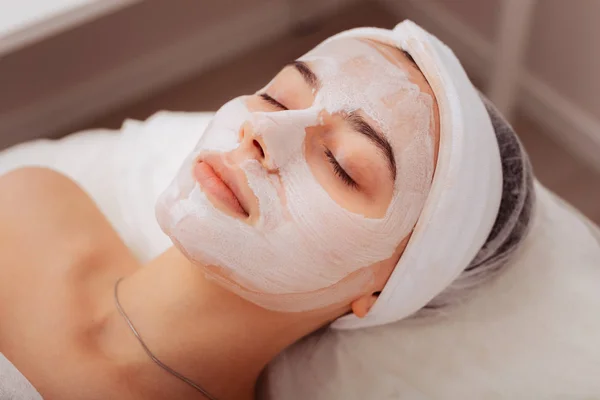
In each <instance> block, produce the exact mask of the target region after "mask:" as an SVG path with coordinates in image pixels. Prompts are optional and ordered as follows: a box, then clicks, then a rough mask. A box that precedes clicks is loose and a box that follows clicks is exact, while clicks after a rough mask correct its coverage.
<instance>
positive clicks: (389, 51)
mask: <svg viewBox="0 0 600 400" xmlns="http://www.w3.org/2000/svg"><path fill="white" fill-rule="evenodd" d="M300 60H302V61H306V62H311V61H312V62H317V63H321V64H324V63H327V62H329V63H333V62H337V63H338V65H340V66H342V69H343V70H344V72H346V73H353V72H354V73H356V74H362V75H367V74H369V72H371V73H374V72H377V71H378V70H381V69H390V68H392V69H396V70H401V71H403V72H404V73H406V72H410V71H411V70H416V72H419V71H418V69H417V68H416V66H415V64H414V63H413V62H412V61H410V60H409V58H408V57H407V56H406V55H405V54H404V52H403V51H402V50H401V49H398V48H396V47H393V46H390V45H387V44H384V43H381V42H377V41H375V40H371V39H362V38H338V39H334V40H330V41H326V42H323V43H321V44H319V45H318V46H316V47H315V48H313V49H312V50H310V51H309V52H308V53H306V54H305V55H304V56H302V57H301V58H300ZM320 67H321V68H322V67H323V65H321V66H320ZM419 74H420V72H419ZM382 78H383V77H382Z"/></svg>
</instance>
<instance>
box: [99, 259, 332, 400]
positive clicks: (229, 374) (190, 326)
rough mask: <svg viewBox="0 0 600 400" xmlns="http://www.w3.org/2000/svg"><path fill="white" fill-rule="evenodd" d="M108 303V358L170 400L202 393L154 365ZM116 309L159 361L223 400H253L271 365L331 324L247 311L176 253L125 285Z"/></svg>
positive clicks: (312, 318)
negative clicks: (260, 379)
mask: <svg viewBox="0 0 600 400" xmlns="http://www.w3.org/2000/svg"><path fill="white" fill-rule="evenodd" d="M110 301H111V302H112V305H109V303H107V307H109V310H111V311H110V312H109V317H108V318H107V319H106V327H105V329H103V330H102V332H103V334H102V335H103V337H102V343H103V348H104V350H105V351H106V353H108V354H109V355H110V356H111V357H112V358H114V359H116V360H118V364H119V365H126V366H128V367H130V368H128V370H135V371H139V373H136V374H138V375H140V374H141V375H142V376H143V379H140V380H143V381H144V382H155V383H154V385H153V386H154V388H148V387H146V388H145V389H146V390H153V391H160V392H165V393H167V394H168V398H178V396H176V395H174V393H181V396H182V397H183V396H186V395H188V394H191V393H197V392H195V391H194V390H193V389H191V387H190V386H189V385H187V384H185V383H184V382H182V381H180V380H178V379H177V378H175V377H174V376H172V375H171V374H169V373H167V372H166V371H164V370H162V369H161V368H159V367H158V366H157V365H156V364H154V363H153V362H152V361H151V359H150V358H149V357H148V355H147V354H146V353H145V352H144V351H143V349H142V346H141V345H140V344H139V342H137V339H135V336H134V335H133V333H132V332H131V331H130V329H129V327H128V326H127V325H126V323H125V320H124V319H123V317H122V316H121V315H120V314H118V311H117V310H116V307H115V305H114V299H113V296H112V292H111V293H110ZM119 301H120V303H121V305H122V307H123V309H124V310H125V312H126V313H127V315H128V317H129V318H130V319H131V321H132V323H133V324H134V326H135V327H136V329H137V331H138V332H139V334H140V335H141V337H142V339H143V340H144V342H145V343H146V345H147V346H148V348H149V349H150V350H151V351H152V353H153V354H154V355H155V356H156V357H157V358H158V359H159V360H161V361H162V362H163V363H165V364H166V365H167V366H169V367H170V368H172V369H174V370H175V371H177V372H179V373H180V374H182V375H184V376H186V377H187V378H189V379H191V380H192V381H194V382H195V383H197V384H199V385H200V386H202V387H203V388H204V389H205V390H206V391H207V392H208V393H210V394H211V395H212V396H214V397H216V398H218V399H251V398H253V397H254V387H255V384H256V380H257V379H258V377H259V375H260V373H261V371H262V370H263V368H264V367H265V366H266V365H267V363H269V361H270V360H272V359H273V358H274V357H275V356H276V355H277V354H278V353H279V352H280V351H282V350H283V349H284V348H285V347H287V346H289V345H290V344H292V343H293V342H295V341H296V340H298V339H299V338H301V337H302V336H304V335H306V334H308V333H310V332H312V331H313V330H315V329H317V328H318V327H319V326H320V325H321V324H323V323H324V322H326V321H327V318H326V317H325V318H323V315H320V316H318V317H315V316H314V315H305V314H286V313H276V312H271V311H268V310H264V309H262V308H260V307H258V306H256V305H254V304H252V303H249V302H247V301H245V300H243V299H242V298H240V297H238V296H236V295H234V294H233V293H231V292H229V291H227V290H225V289H223V288H221V287H220V286H219V285H217V284H216V283H214V282H212V281H210V280H208V279H206V277H205V275H204V273H203V271H202V268H200V267H198V266H196V265H192V264H191V263H190V262H189V261H188V260H187V259H186V258H185V257H184V256H183V255H182V254H181V253H180V252H179V251H178V250H177V249H175V248H171V249H169V250H168V251H166V252H165V253H164V254H162V255H161V256H160V257H158V258H157V259H155V260H153V261H152V262H151V263H150V264H148V265H147V266H145V267H143V268H140V269H139V270H137V271H136V272H135V273H134V274H132V275H131V276H128V277H126V278H125V279H123V281H122V282H121V284H120V285H119ZM146 386H147V385H146ZM190 390H192V392H190ZM186 398H189V397H186ZM197 398H202V397H201V396H200V397H197Z"/></svg>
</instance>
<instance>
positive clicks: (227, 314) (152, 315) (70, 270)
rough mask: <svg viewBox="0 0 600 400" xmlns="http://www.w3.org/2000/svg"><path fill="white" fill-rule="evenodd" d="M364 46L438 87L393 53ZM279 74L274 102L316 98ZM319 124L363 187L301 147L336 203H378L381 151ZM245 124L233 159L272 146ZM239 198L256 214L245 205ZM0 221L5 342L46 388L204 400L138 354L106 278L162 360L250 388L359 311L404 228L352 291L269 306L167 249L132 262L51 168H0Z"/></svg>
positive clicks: (226, 394)
mask: <svg viewBox="0 0 600 400" xmlns="http://www.w3.org/2000/svg"><path fill="white" fill-rule="evenodd" d="M372 45H373V46H376V48H377V49H378V50H380V51H381V52H382V53H383V54H385V56H386V57H387V58H388V60H389V61H390V62H393V63H395V64H397V65H399V66H402V67H403V68H406V69H407V70H408V71H410V74H411V80H413V82H414V83H416V84H418V85H419V87H420V88H421V90H422V91H424V92H427V93H429V94H431V96H432V97H433V94H432V92H431V89H430V88H429V85H428V84H427V82H426V81H425V79H424V78H423V76H422V75H421V73H420V72H419V71H418V69H417V68H416V67H415V66H414V65H413V64H412V63H411V61H410V60H408V59H407V57H406V56H405V55H404V54H403V53H402V52H400V51H398V50H395V49H393V48H390V47H388V46H385V45H382V44H378V43H372ZM276 85H285V88H286V93H287V94H288V97H287V98H285V99H284V98H279V99H276V100H277V101H279V102H280V103H283V104H284V105H285V106H286V107H287V108H293V107H298V108H302V107H307V106H308V105H310V103H312V100H313V93H312V91H311V89H310V87H309V86H308V85H307V83H306V82H305V80H304V79H303V78H302V77H301V76H300V74H299V73H298V72H297V71H296V70H295V69H294V68H292V67H286V68H284V69H283V70H282V72H281V73H280V74H279V76H278V77H277V79H276ZM274 95H275V93H274V94H272V95H271V96H274ZM248 104H249V107H251V108H253V109H255V110H273V107H276V106H275V105H274V104H272V103H270V102H267V101H265V100H264V98H262V97H260V96H259V94H256V95H253V96H251V97H250V98H249V102H248ZM437 114H438V113H437V106H436V109H435V110H434V119H435V123H434V126H433V128H432V133H431V134H432V135H433V136H434V139H435V142H436V148H437V141H438V135H439V133H438V131H439V129H438V123H437V118H438V117H437ZM326 123H327V124H330V127H333V129H332V130H331V131H332V132H334V133H333V135H331V136H330V137H328V138H326V139H323V136H322V135H321V134H320V133H319V132H317V131H313V132H309V136H311V138H310V140H309V141H308V142H309V145H310V143H311V141H312V142H313V143H319V141H321V140H328V141H329V142H328V144H329V145H331V147H332V151H334V154H335V152H341V151H342V150H344V151H345V154H352V157H351V158H347V159H341V160H340V164H341V165H342V166H343V167H345V168H348V170H349V172H350V173H351V174H352V177H353V179H356V181H357V183H359V184H360V185H361V186H362V187H364V189H363V190H362V191H361V190H356V189H351V188H349V187H348V186H347V185H345V184H344V183H343V182H342V181H340V180H339V176H337V175H336V174H335V173H334V171H333V169H332V166H331V164H330V163H328V162H327V160H325V159H323V158H322V157H321V158H319V156H317V153H316V152H315V153H314V155H313V156H309V157H308V159H309V163H310V165H311V168H312V170H313V173H314V174H315V177H316V178H317V180H318V181H319V182H320V183H321V184H322V186H323V187H324V188H326V190H327V192H328V193H329V194H330V195H331V197H332V198H333V199H334V200H336V201H338V203H339V204H340V205H341V206H342V207H345V208H347V209H349V210H354V211H357V212H362V213H363V214H364V215H367V216H379V215H382V214H384V213H385V210H386V209H387V205H388V203H389V201H390V198H391V186H392V180H391V178H390V177H389V171H388V170H387V169H386V168H387V167H386V164H385V162H384V161H383V160H382V159H381V155H380V153H379V152H377V151H376V149H374V148H372V146H371V145H370V144H368V143H366V142H365V141H364V138H362V137H361V136H360V135H356V134H353V133H352V132H349V128H348V127H347V126H344V122H343V121H342V120H341V119H339V118H337V117H336V116H330V120H328V121H326ZM241 134H242V136H243V137H242V145H241V146H240V147H239V148H238V149H236V153H235V154H233V155H232V159H233V160H234V161H235V157H240V158H244V157H246V158H247V157H255V158H257V159H260V158H261V157H262V158H266V157H268V154H265V153H264V150H262V149H261V147H260V143H256V142H255V141H254V139H253V136H252V135H251V133H249V132H242V133H241ZM361 149H362V150H361ZM310 160H312V161H310ZM364 171H367V172H364ZM367 174H368V175H371V174H377V176H378V180H375V182H377V184H371V183H370V182H367V181H368V180H367V179H364V178H361V176H367ZM217 205H218V204H217ZM246 206H247V207H248V208H249V210H248V211H249V213H248V214H250V216H251V215H252V213H253V212H255V211H253V209H252V207H253V206H252V205H246ZM225 212H227V210H225ZM240 218H241V216H240ZM0 221H2V223H1V224H0V322H1V323H0V351H1V352H2V353H4V354H5V355H6V357H7V358H8V359H9V360H11V361H12V362H13V363H14V364H15V366H16V367H17V368H18V369H19V370H20V371H21V372H22V373H23V374H24V375H25V376H26V377H27V378H28V379H29V380H30V381H31V382H32V384H33V385H34V386H35V387H36V388H37V389H38V390H39V392H40V393H41V395H42V396H43V397H44V398H45V399H50V400H52V399H65V400H68V399H105V398H118V399H202V398H204V397H203V396H202V395H200V394H199V393H198V392H196V391H195V390H193V389H192V388H190V387H189V386H188V385H186V384H184V383H182V382H181V381H179V380H177V379H176V378H174V377H173V376H172V375H170V374H168V373H166V372H165V371H163V370H162V369H160V368H159V367H158V366H156V364H154V363H153V362H152V361H151V360H150V359H149V358H148V356H147V355H146V354H145V353H144V351H143V349H142V347H141V346H140V345H139V343H138V342H137V340H136V339H135V337H134V336H133V335H132V333H131V331H130V330H129V328H128V327H127V325H126V324H125V322H124V320H123V318H122V317H121V316H120V315H119V314H118V312H117V310H116V308H115V303H114V298H113V290H114V284H115V282H116V280H117V279H119V278H121V277H125V278H124V280H123V281H122V283H121V286H120V289H119V298H120V300H121V304H122V305H123V308H124V309H125V310H126V311H127V313H128V315H129V317H130V318H131V320H132V321H133V322H134V324H135V325H136V328H137V329H138V331H139V332H140V333H141V335H142V337H143V338H144V340H145V342H146V344H147V345H148V346H149V348H150V349H152V351H153V353H154V354H155V355H156V356H157V357H158V358H159V359H161V360H162V361H163V362H165V363H166V364H167V365H169V366H170V367H172V368H174V369H175V370H177V371H178V372H180V373H182V374H183V375H185V376H187V377H188V378H190V379H192V380H193V381H195V382H197V383H199V384H201V385H202V386H203V387H205V389H206V390H207V391H208V392H210V393H211V394H212V395H213V396H215V397H217V398H219V399H252V398H254V388H255V384H256V380H257V378H258V376H259V374H260V372H261V371H262V370H263V368H264V367H265V366H266V365H267V364H268V363H269V362H270V361H271V360H272V359H273V357H275V356H276V355H277V354H278V353H279V352H281V351H282V350H283V349H285V348H286V347H287V346H289V345H290V344H292V343H294V342H295V341H297V340H298V339H299V338H301V337H303V336H305V335H307V334H309V333H311V332H313V331H314V330H316V329H318V328H319V327H321V326H323V325H325V324H327V323H328V322H330V321H333V320H335V319H336V318H338V317H339V316H341V315H343V314H345V313H347V312H354V313H355V314H356V315H358V316H364V315H365V314H366V313H367V312H368V310H369V308H370V307H371V306H372V304H373V303H374V301H375V300H376V293H377V292H378V291H380V290H381V289H382V288H383V286H384V285H385V282H386V280H387V279H388V277H389V275H390V273H391V271H392V270H393V268H394V266H395V265H396V263H397V261H398V259H399V257H400V255H401V254H402V251H403V249H404V246H405V245H406V242H407V240H408V238H406V239H405V240H403V241H402V242H401V243H399V245H398V248H397V251H396V253H395V254H394V255H393V256H392V257H390V258H389V259H387V260H383V261H381V262H379V263H377V264H375V265H372V266H370V268H372V269H373V271H374V272H375V277H376V279H375V282H373V284H372V285H371V286H370V287H368V288H365V291H364V292H363V293H357V294H356V296H355V298H353V299H352V301H348V302H344V303H342V304H336V305H334V306H331V307H328V308H325V309H320V310H314V311H309V312H302V313H278V312H273V311H268V310H265V309H263V308H260V307H258V306H256V305H254V304H253V303H250V302H248V301H246V300H243V299H242V298H240V297H238V296H237V295H235V294H234V293H232V292H230V291H228V290H226V289H224V288H223V287H221V286H220V285H218V284H216V283H215V282H214V281H212V280H209V279H207V277H206V274H205V271H204V270H203V268H201V267H200V268H199V267H198V265H196V264H192V263H191V262H190V261H189V260H188V259H187V258H186V257H185V256H184V255H183V254H182V253H181V252H180V251H179V250H178V249H177V248H175V247H172V248H170V249H169V250H167V251H166V252H165V253H164V254H162V255H161V256H159V257H158V258H156V259H154V260H153V261H151V262H150V263H149V264H147V265H144V266H142V265H140V264H139V263H138V262H137V261H136V259H135V258H134V257H133V255H132V254H131V253H130V252H129V250H128V249H127V248H126V246H125V245H124V243H123V242H122V241H121V240H120V238H119V237H118V236H117V234H116V233H115V231H114V230H113V229H112V227H111V226H110V224H109V223H108V221H107V220H106V219H105V218H104V216H103V215H102V214H101V213H100V211H99V210H98V208H97V207H96V206H95V204H94V203H93V201H92V200H91V199H90V198H89V197H88V196H87V194H85V193H84V192H83V191H82V190H81V189H80V188H79V187H78V186H76V185H75V184H74V183H73V182H72V181H70V180H69V179H68V178H66V177H64V176H62V175H60V174H58V173H56V172H52V171H50V170H47V169H41V168H26V169H20V170H16V171H13V172H11V173H9V174H6V175H4V176H2V177H0ZM158 288H160V290H158ZM232 382H234V383H232Z"/></svg>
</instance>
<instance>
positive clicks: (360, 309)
mask: <svg viewBox="0 0 600 400" xmlns="http://www.w3.org/2000/svg"><path fill="white" fill-rule="evenodd" d="M379 293H380V292H375V293H371V294H366V295H364V296H362V297H359V298H358V299H356V300H354V301H353V302H352V304H351V305H350V307H352V312H353V313H354V315H356V316H357V317H358V318H363V317H364V316H365V315H367V313H368V312H369V310H371V307H373V304H375V302H376V301H377V297H379Z"/></svg>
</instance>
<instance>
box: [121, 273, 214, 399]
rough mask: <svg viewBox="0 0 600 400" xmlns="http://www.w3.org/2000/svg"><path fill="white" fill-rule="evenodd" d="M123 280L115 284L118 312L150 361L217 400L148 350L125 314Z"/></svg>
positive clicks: (209, 397)
mask: <svg viewBox="0 0 600 400" xmlns="http://www.w3.org/2000/svg"><path fill="white" fill-rule="evenodd" d="M122 280H123V278H119V280H118V281H117V282H116V283H115V303H116V304H117V310H119V314H121V315H122V316H123V318H124V319H125V321H126V322H127V325H128V326H129V329H131V332H133V335H134V336H135V338H136V339H137V340H138V342H140V344H141V345H142V348H143V349H144V351H145V352H146V354H147V355H148V357H150V359H151V360H152V361H154V362H155V363H156V364H157V365H158V366H159V367H161V368H162V369H164V370H165V371H167V372H168V373H170V374H171V375H173V376H174V377H176V378H177V379H179V380H181V381H183V382H185V383H187V384H188V385H190V386H191V387H193V388H194V389H196V390H197V391H199V392H200V393H202V394H203V395H204V396H205V397H206V398H208V399H209V400H217V398H216V397H213V396H211V395H210V394H209V393H208V392H207V391H206V390H205V389H204V388H202V386H200V385H198V384H196V383H194V382H193V381H192V380H191V379H188V378H186V377H185V376H183V375H182V374H180V373H179V372H177V371H175V370H174V369H173V368H171V367H169V366H168V365H166V364H165V363H163V362H162V361H160V360H159V359H158V358H157V357H156V356H155V355H154V354H153V353H152V352H151V351H150V349H149V348H148V346H146V343H144V340H143V339H142V337H141V336H140V334H139V333H138V331H137V329H135V326H133V323H132V322H131V320H130V319H129V317H128V316H127V314H126V313H125V310H123V307H122V306H121V303H120V302H119V284H120V283H121V281H122Z"/></svg>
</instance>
